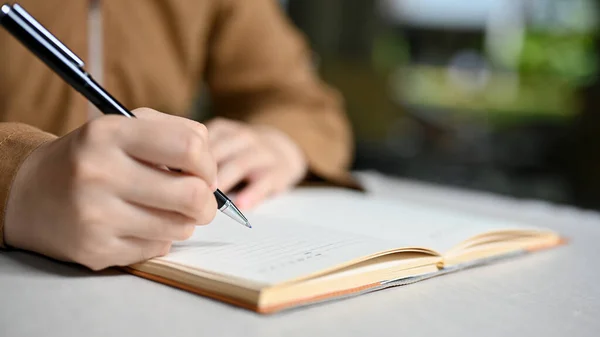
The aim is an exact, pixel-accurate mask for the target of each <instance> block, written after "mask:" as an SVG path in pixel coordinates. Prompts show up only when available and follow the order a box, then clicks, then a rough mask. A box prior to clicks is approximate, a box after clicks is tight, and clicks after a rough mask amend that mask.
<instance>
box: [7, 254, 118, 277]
mask: <svg viewBox="0 0 600 337" xmlns="http://www.w3.org/2000/svg"><path fill="white" fill-rule="evenodd" d="M0 254H1V256H2V257H3V258H4V260H5V261H6V262H5V263H7V264H9V265H12V266H11V268H13V269H19V271H20V272H21V273H32V274H48V275H56V276H63V277H102V276H116V275H122V274H123V273H122V272H120V271H118V270H116V269H106V270H102V271H98V272H94V271H92V270H91V269H88V268H86V267H84V266H81V265H78V264H75V263H67V262H62V261H58V260H54V259H50V258H48V257H45V256H43V255H39V254H36V253H30V252H23V251H9V252H2V253H0Z"/></svg>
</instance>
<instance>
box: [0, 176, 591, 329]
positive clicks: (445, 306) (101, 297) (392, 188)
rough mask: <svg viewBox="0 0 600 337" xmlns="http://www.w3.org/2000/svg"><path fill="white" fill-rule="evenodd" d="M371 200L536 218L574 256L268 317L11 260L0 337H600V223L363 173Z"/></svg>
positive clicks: (528, 260)
mask: <svg viewBox="0 0 600 337" xmlns="http://www.w3.org/2000/svg"><path fill="white" fill-rule="evenodd" d="M359 176H360V177H361V179H362V180H363V181H364V182H365V184H366V186H367V187H368V189H369V190H370V191H371V193H376V194H379V195H384V196H388V197H389V198H394V199H397V200H400V201H401V200H409V201H420V202H426V203H429V204H435V205H438V206H439V207H451V208H458V209H469V210H476V211H477V212H482V213H484V214H493V215H495V216H501V217H509V218H513V219H522V220H528V221H530V222H531V223H536V224H541V225H544V226H547V227H550V228H553V229H555V230H558V231H560V232H561V233H563V234H565V235H567V236H568V237H569V238H570V240H571V241H572V242H571V243H570V244H569V245H568V246H565V247H561V248H559V249H555V250H551V251H547V252H543V253H540V254H534V255H531V256H527V257H524V258H519V259H517V260H512V261H510V262H508V261H506V262H501V263H499V264H496V265H494V266H486V267H480V268H477V269H472V270H467V271H462V272H460V273H456V274H450V275H445V276H443V277H439V278H435V279H431V280H427V281H424V282H420V283H417V284H413V285H410V286H406V287H399V288H392V289H387V290H384V291H380V292H375V293H371V294H368V295H364V296H360V297H355V298H352V299H348V300H341V301H336V302H333V303H329V304H325V305H318V306H313V307H308V308H303V309H297V310H292V311H288V312H283V313H280V314H276V315H271V316H260V315H257V314H255V313H252V312H248V311H245V310H241V309H237V308H234V307H231V306H229V305H226V304H222V303H220V302H216V301H213V300H210V299H206V298H202V297H199V296H193V295H190V294H188V293H186V292H183V291H179V290H176V289H172V288H170V287H167V286H164V285H160V284H157V283H153V282H149V281H146V280H144V279H140V278H137V277H134V276H130V275H123V274H116V273H111V272H109V273H105V274H104V275H100V276H98V275H94V276H92V275H91V273H89V272H86V271H85V270H83V269H80V268H76V267H73V266H70V265H64V264H59V263H56V262H52V261H49V260H47V259H45V258H42V257H38V256H34V255H30V254H24V253H17V252H10V253H1V254H0V336H3V337H12V336H46V337H53V336H56V337H58V336H60V337H67V336H89V337H92V336H112V335H115V336H132V337H133V336H143V337H152V336H241V335H243V336H261V337H266V336H303V337H304V336H328V337H333V336H370V335H373V336H401V335H402V334H405V333H409V334H410V335H411V336H435V335H438V334H439V335H443V336H465V335H485V336H512V335H518V336H544V337H550V336H597V335H598V332H599V331H600V320H598V317H600V284H598V279H599V278H600V272H598V271H597V270H596V264H597V263H596V262H597V258H598V257H599V256H600V244H599V243H600V215H598V214H596V213H592V212H582V211H577V210H574V209H570V208H557V207H552V206H549V205H546V204H544V203H540V202H524V201H515V200H510V199H503V198H499V197H495V196H491V195H485V194H474V193H469V192H464V191H456V190H451V189H443V188H439V187H434V186H428V185H423V184H418V183H414V182H406V181H400V180H393V179H389V178H386V177H383V176H380V175H377V174H373V173H360V174H359Z"/></svg>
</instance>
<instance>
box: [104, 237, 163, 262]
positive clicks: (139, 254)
mask: <svg viewBox="0 0 600 337" xmlns="http://www.w3.org/2000/svg"><path fill="white" fill-rule="evenodd" d="M120 246H121V247H120V249H118V251H119V254H118V255H117V256H116V257H115V261H117V263H116V264H117V265H119V266H128V265H132V264H134V263H140V262H144V261H147V260H150V259H152V258H156V257H160V256H165V255H166V254H168V253H169V250H170V249H171V242H169V241H152V240H144V239H138V238H122V239H121V244H120Z"/></svg>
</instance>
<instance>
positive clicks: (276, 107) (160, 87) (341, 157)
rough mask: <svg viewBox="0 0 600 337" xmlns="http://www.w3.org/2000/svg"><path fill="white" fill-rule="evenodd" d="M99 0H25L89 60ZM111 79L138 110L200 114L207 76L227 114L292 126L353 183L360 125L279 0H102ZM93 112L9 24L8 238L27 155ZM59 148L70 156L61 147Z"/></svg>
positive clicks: (2, 185) (0, 109)
mask: <svg viewBox="0 0 600 337" xmlns="http://www.w3.org/2000/svg"><path fill="white" fill-rule="evenodd" d="M90 2H91V1H90V0H88V1H86V0H21V1H19V4H21V5H22V6H23V7H24V8H25V9H26V10H27V11H29V12H30V13H31V14H32V15H33V16H34V17H36V18H37V19H38V21H40V22H41V23H42V24H43V25H44V26H46V28H48V30H50V31H51V32H52V33H53V34H55V35H56V36H57V37H58V38H59V39H60V40H61V41H63V42H64V43H65V44H66V45H67V46H69V47H70V48H71V49H72V50H73V51H74V52H75V53H76V54H77V55H78V56H79V57H81V58H82V59H83V60H86V62H87V61H88V60H89V54H90V53H89V52H88V48H89V44H88V39H89V36H88V33H89V29H88V14H89V9H90ZM100 13H101V18H102V19H101V22H102V29H101V32H102V39H101V41H102V46H103V48H102V49H103V50H104V52H103V53H102V61H101V65H102V69H103V70H102V72H101V74H97V75H96V76H100V75H101V76H100V77H101V78H102V85H103V86H104V87H105V88H106V89H107V90H108V91H109V92H111V93H112V94H113V95H114V96H115V97H116V98H117V99H118V100H120V101H121V102H122V103H123V104H124V105H125V106H127V107H128V108H130V109H133V108H137V107H142V106H145V107H150V108H153V109H156V110H159V111H163V112H166V113H170V114H174V115H179V116H189V112H190V110H191V108H192V107H191V104H192V102H193V99H194V97H195V95H196V93H198V92H199V91H200V86H201V84H202V83H204V84H206V88H207V91H208V92H209V93H210V100H211V104H212V105H213V107H214V110H215V113H216V114H217V115H219V116H223V117H228V118H234V119H239V120H243V121H246V122H249V123H256V124H258V123H262V124H268V125H272V126H275V127H277V128H280V129H281V130H283V131H285V132H286V133H287V134H288V135H289V136H291V137H292V138H293V139H294V140H295V141H296V142H297V143H298V144H299V145H300V147H301V148H302V149H303V151H304V153H305V155H306V156H307V158H308V161H309V164H310V171H311V173H312V174H313V175H315V176H317V177H320V178H322V179H324V180H328V181H332V182H337V183H341V184H353V181H352V180H351V179H350V178H349V175H348V173H347V171H346V170H347V168H348V165H349V163H350V160H351V153H352V151H351V150H352V149H351V130H350V128H349V125H348V122H347V119H346V117H345V115H344V114H343V111H342V101H341V98H340V97H339V95H338V94H337V92H335V91H333V90H332V89H331V88H329V87H327V86H326V85H325V84H324V83H322V82H321V81H320V80H319V79H318V77H317V76H316V74H315V73H314V70H313V68H312V66H311V63H310V53H309V50H308V49H307V46H306V44H305V41H304V40H303V38H302V37H301V36H300V35H299V33H298V32H297V31H296V30H294V28H293V27H292V25H291V24H290V22H288V21H287V19H286V18H285V15H284V13H282V11H281V9H280V8H279V4H278V2H277V1H276V0H251V1H250V0H126V1H125V0H100ZM87 119H88V103H87V101H86V100H85V99H84V98H83V97H82V96H81V95H80V94H78V93H77V92H76V91H74V90H73V89H71V88H70V87H69V86H68V85H67V84H65V82H63V80H62V79H61V78H60V77H58V76H57V75H55V74H54V73H53V72H52V71H51V70H50V69H49V68H47V67H46V65H45V64H43V63H42V62H41V61H39V60H38V59H37V58H36V57H34V56H33V55H32V54H31V53H30V52H29V51H28V50H26V49H25V48H24V47H23V46H22V45H21V44H20V43H19V42H18V41H17V40H16V39H14V38H13V37H12V36H10V35H9V34H8V33H7V32H6V31H5V30H4V29H0V246H2V244H3V237H2V227H3V222H4V211H5V208H6V202H7V199H8V195H9V192H10V186H11V182H12V180H13V178H14V176H15V173H16V171H17V170H18V168H19V165H20V164H21V163H22V162H23V161H24V159H25V158H26V157H27V156H28V154H30V153H31V151H32V150H34V149H35V148H36V147H37V146H39V145H40V144H42V143H43V142H46V141H49V140H52V139H54V138H55V137H57V136H61V135H64V134H66V133H68V132H69V131H71V130H73V129H75V128H77V127H79V126H81V125H82V124H84V123H85V122H86V121H87ZM57 159H58V158H57Z"/></svg>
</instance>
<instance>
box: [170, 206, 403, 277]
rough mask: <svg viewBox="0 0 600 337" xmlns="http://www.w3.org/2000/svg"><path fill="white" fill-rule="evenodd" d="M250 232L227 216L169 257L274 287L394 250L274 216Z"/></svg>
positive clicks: (380, 242)
mask: <svg viewBox="0 0 600 337" xmlns="http://www.w3.org/2000/svg"><path fill="white" fill-rule="evenodd" d="M251 221H252V223H253V226H254V228H252V229H247V228H245V227H242V226H240V225H238V224H235V223H232V221H231V220H230V219H228V218H226V217H225V216H223V215H221V214H218V215H217V219H216V220H215V221H214V222H213V223H211V224H210V225H208V226H204V227H198V228H197V229H196V232H195V233H194V235H193V237H192V238H191V239H189V240H187V241H185V242H181V243H176V244H174V245H173V248H172V251H171V253H170V254H169V255H167V256H166V257H162V258H160V260H165V261H169V262H174V263H179V264H184V265H188V266H192V267H194V268H198V269H202V270H205V271H209V272H212V273H218V274H223V275H230V276H235V277H239V278H244V279H247V280H251V281H254V282H260V283H266V284H274V283H278V282H282V281H286V280H289V279H292V278H296V277H301V276H305V275H306V274H309V273H314V272H318V271H321V270H323V269H327V268H331V267H334V266H336V265H339V264H342V263H346V262H348V261H350V260H354V259H357V258H361V257H364V256H368V255H371V254H374V253H378V252H380V251H383V250H387V249H392V248H394V246H395V245H394V244H393V243H392V242H388V241H385V240H380V239H375V238H372V237H369V236H363V235H357V234H352V233H346V232H343V231H338V230H331V229H327V228H324V227H317V226H311V225H309V224H305V223H298V222H294V221H291V220H285V221H282V220H280V219H278V218H277V217H274V216H254V217H253V218H252V220H251Z"/></svg>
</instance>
